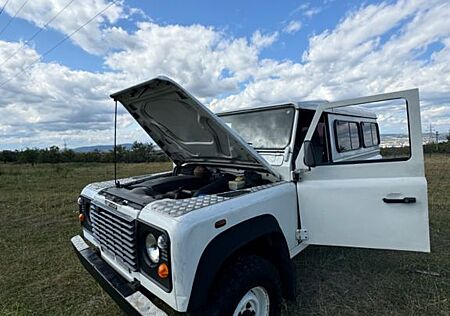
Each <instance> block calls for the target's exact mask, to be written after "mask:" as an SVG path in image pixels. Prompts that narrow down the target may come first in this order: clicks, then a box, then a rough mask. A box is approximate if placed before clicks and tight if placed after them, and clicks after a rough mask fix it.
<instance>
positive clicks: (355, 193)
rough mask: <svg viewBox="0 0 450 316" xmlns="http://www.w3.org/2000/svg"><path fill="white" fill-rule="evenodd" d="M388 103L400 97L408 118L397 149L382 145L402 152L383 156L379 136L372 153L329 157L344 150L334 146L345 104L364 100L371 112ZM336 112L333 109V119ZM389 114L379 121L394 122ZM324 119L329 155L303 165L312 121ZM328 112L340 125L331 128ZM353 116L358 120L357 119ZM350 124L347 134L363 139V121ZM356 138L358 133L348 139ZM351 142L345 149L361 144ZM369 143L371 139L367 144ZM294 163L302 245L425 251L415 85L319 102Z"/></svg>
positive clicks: (426, 228)
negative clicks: (321, 161)
mask: <svg viewBox="0 0 450 316" xmlns="http://www.w3.org/2000/svg"><path fill="white" fill-rule="evenodd" d="M393 100H394V101H399V100H400V101H402V102H404V106H405V115H404V118H405V119H406V120H407V122H406V121H405V122H404V123H405V124H406V131H405V132H408V134H409V143H408V142H407V143H406V144H402V145H401V146H400V145H398V144H397V145H396V143H391V145H388V144H385V146H387V147H389V146H391V147H392V148H391V149H392V150H391V151H394V152H395V151H397V152H398V151H403V152H407V155H404V156H402V157H388V156H387V154H385V153H386V152H389V150H390V148H387V147H386V148H384V147H382V146H381V145H383V143H381V144H379V141H378V144H379V145H380V146H381V147H382V148H381V153H380V154H379V155H378V156H377V157H374V158H371V159H369V160H367V159H350V160H344V161H342V160H339V159H334V158H335V157H334V156H335V155H334V154H335V153H337V152H338V151H341V152H345V151H346V150H347V148H345V146H341V145H339V146H337V144H336V143H337V142H338V137H339V135H338V133H339V132H340V131H339V130H338V129H339V128H341V125H342V123H341V122H344V123H345V120H346V119H345V115H343V114H342V113H345V111H346V110H347V109H349V108H350V107H351V106H356V107H360V106H362V105H370V106H372V108H374V109H381V108H382V107H381V105H382V104H383V102H385V103H386V102H388V103H389V102H390V101H393ZM373 105H375V106H373ZM394 109H395V108H394V107H392V109H388V110H389V111H388V112H389V113H390V114H389V115H391V116H392V115H394V114H392V113H393V111H394ZM336 113H340V114H339V115H340V116H339V115H338V114H336ZM348 113H352V112H351V111H349V112H348ZM389 115H387V116H380V115H378V121H379V122H381V121H383V122H394V118H393V117H389ZM324 116H326V117H328V118H329V119H328V133H329V136H330V137H329V139H330V145H329V150H330V152H331V154H332V159H331V161H328V162H326V163H324V164H318V165H316V166H313V167H312V168H308V166H306V164H305V160H304V157H305V155H306V157H307V156H308V155H311V153H312V151H309V150H308V149H307V148H306V147H310V146H309V145H307V146H305V143H308V141H310V140H311V139H312V137H313V135H314V132H315V130H316V127H317V124H320V121H322V120H323V117H324ZM333 116H334V117H341V118H340V120H341V121H339V122H338V123H339V124H341V125H337V126H336V125H335V126H334V129H333V124H332V122H331V120H330V118H331V117H333ZM350 116H351V115H350ZM350 116H348V117H350ZM347 120H350V119H349V118H348V119H347ZM353 120H354V121H355V122H356V123H359V122H358V119H354V118H353ZM360 120H363V119H360ZM400 121H401V120H400ZM349 126H350V125H349ZM355 126H356V127H358V126H359V127H358V128H355V133H354V134H353V135H357V134H356V131H358V133H359V137H360V138H363V137H366V136H365V135H364V133H365V130H363V127H364V123H362V122H361V123H359V125H356V124H355ZM364 128H365V127H364ZM348 130H350V127H349V128H348ZM344 132H346V130H344ZM372 132H374V130H372ZM349 133H351V131H350V132H349ZM368 133H369V135H374V134H370V133H371V130H370V129H369V131H368ZM380 135H381V137H383V130H381V131H379V132H378V138H380ZM355 137H358V136H353V138H355ZM374 137H375V136H374ZM350 138H351V137H350ZM353 143H354V144H353ZM353 143H349V144H350V145H348V147H349V148H350V149H349V150H351V148H352V146H361V147H359V148H362V146H364V144H363V142H362V141H361V144H359V143H358V142H356V141H354V142H353ZM309 144H312V142H311V143H309ZM373 144H376V143H375V142H373V143H371V144H370V145H373ZM364 147H366V146H364ZM378 149H379V147H378ZM313 160H314V159H313ZM308 165H311V164H310V163H308ZM296 166H297V171H298V172H299V173H300V181H299V182H298V183H297V190H298V196H299V210H300V218H301V228H302V229H303V232H304V234H303V236H307V237H305V238H304V242H306V243H308V244H314V245H333V246H349V247H364V248H379V249H396V250H411V251H422V252H429V251H430V241H429V224H428V200H427V183H426V179H425V175H424V162H423V150H422V131H421V121H420V107H419V94H418V90H417V89H414V90H407V91H401V92H394V93H387V94H381V95H376V96H370V97H364V98H358V99H352V100H346V101H339V102H332V103H328V104H324V105H321V106H320V107H319V108H318V110H317V112H316V113H315V115H314V118H313V120H312V123H311V125H310V127H309V129H308V132H307V135H306V137H305V142H304V144H303V146H302V149H301V151H300V155H299V156H298V158H297V161H296Z"/></svg>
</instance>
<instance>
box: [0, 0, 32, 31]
mask: <svg viewBox="0 0 450 316" xmlns="http://www.w3.org/2000/svg"><path fill="white" fill-rule="evenodd" d="M28 1H30V0H25V1H24V2H23V3H22V6H21V7H20V8H19V10H17V11H16V13H15V14H14V15H13V16H12V17H11V18H10V19H9V21H8V23H6V25H5V26H4V27H3V28H2V30H1V31H0V35H2V34H3V32H4V31H5V30H6V29H7V28H8V26H9V25H10V24H11V22H12V21H13V20H14V19H15V18H16V16H17V15H18V14H19V12H20V11H22V9H23V7H24V6H25V5H26V4H27V3H28Z"/></svg>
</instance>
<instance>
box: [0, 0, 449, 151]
mask: <svg viewBox="0 0 450 316" xmlns="http://www.w3.org/2000/svg"><path fill="white" fill-rule="evenodd" d="M0 8H3V10H2V11H1V14H0V96H1V97H0V150H2V149H22V148H27V147H47V146H52V145H57V146H59V147H63V146H64V144H66V146H67V147H69V148H71V147H78V146H85V145H94V144H111V143H112V142H113V118H114V117H113V112H114V103H113V101H112V100H111V99H110V98H109V95H110V94H111V93H113V92H116V91H118V90H122V89H124V88H127V87H129V86H131V85H134V84H137V83H139V82H142V81H146V80H149V79H151V78H153V77H155V76H158V75H166V76H168V77H170V78H172V79H174V80H175V81H177V82H178V83H180V84H181V85H182V86H183V87H185V88H186V89H187V90H188V91H190V92H191V93H192V94H193V95H195V96H196V97H197V98H198V99H199V100H201V101H202V102H203V103H204V104H205V105H207V106H208V107H209V108H210V109H211V110H213V111H216V112H217V111H223V110H230V109H235V108H242V107H252V106H257V105H262V104H274V103H277V102H286V101H289V100H295V101H301V100H317V99H325V100H329V101H333V100H341V99H345V98H351V97H358V96H364V95H370V94H377V93H383V92H391V91H396V90H403V89H409V88H419V90H420V98H421V114H422V124H423V129H424V130H428V129H429V124H430V123H431V124H432V126H433V129H434V130H437V131H439V132H441V133H445V132H447V131H448V130H449V129H450V2H449V1H448V0H408V1H383V2H380V1H340V0H323V1H319V0H317V1H313V0H310V1H287V0H286V1H256V0H255V1H253V0H248V1H242V0H241V1H235V0H231V1H221V2H213V1H206V0H205V1H204V0H196V1H181V0H177V1H153V0H148V1H138V0H117V1H115V2H111V1H108V0H83V1H74V0H32V1H30V0H0ZM89 21H90V22H89ZM88 22H89V23H88ZM58 43H59V44H58ZM57 44H58V45H57ZM55 45H57V46H56V47H55ZM118 125H119V139H118V141H119V143H124V142H132V141H133V140H139V141H148V137H147V136H146V135H145V133H144V132H143V131H142V130H141V129H140V128H139V127H138V126H137V124H136V123H134V122H133V119H132V118H131V116H130V115H128V114H127V113H126V112H125V111H124V110H123V109H120V111H119V118H118Z"/></svg>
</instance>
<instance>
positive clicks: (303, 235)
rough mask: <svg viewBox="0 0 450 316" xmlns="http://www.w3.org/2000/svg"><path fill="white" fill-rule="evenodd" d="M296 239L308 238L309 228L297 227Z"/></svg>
mask: <svg viewBox="0 0 450 316" xmlns="http://www.w3.org/2000/svg"><path fill="white" fill-rule="evenodd" d="M295 239H297V240H298V241H304V240H308V230H307V229H297V230H296V231H295Z"/></svg>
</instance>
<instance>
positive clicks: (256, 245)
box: [188, 214, 296, 311]
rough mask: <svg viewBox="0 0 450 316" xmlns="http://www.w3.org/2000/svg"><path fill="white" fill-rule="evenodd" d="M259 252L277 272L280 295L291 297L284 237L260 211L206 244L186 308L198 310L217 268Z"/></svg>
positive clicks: (292, 272) (290, 265)
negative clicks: (239, 257) (281, 292)
mask: <svg viewBox="0 0 450 316" xmlns="http://www.w3.org/2000/svg"><path fill="white" fill-rule="evenodd" d="M250 254H252V255H260V256H262V257H264V258H265V259H267V260H268V261H269V262H271V263H272V264H273V265H274V266H275V268H276V269H277V270H278V273H279V274H280V279H281V284H282V290H283V297H285V298H288V299H294V298H295V292H296V289H295V284H296V278H295V269H294V266H293V263H292V260H291V259H290V256H289V249H288V246H287V242H286V239H285V237H284V235H283V233H282V230H281V228H280V225H279V224H278V221H277V220H276V218H275V217H274V216H272V215H270V214H264V215H260V216H257V217H254V218H251V219H248V220H246V221H243V222H241V223H239V224H237V225H234V226H232V227H230V228H228V229H227V230H225V231H223V232H222V233H220V234H219V235H217V236H216V237H214V239H213V240H212V241H211V242H210V243H209V244H208V245H207V246H206V248H205V250H204V251H203V253H202V256H201V258H200V261H199V264H198V266H197V270H196V273H195V278H194V282H193V285H192V291H191V295H190V299H189V304H188V311H195V310H198V309H199V308H201V307H202V306H203V304H205V302H206V301H207V300H208V296H209V295H210V294H211V289H212V287H213V286H214V283H215V282H216V281H217V276H218V275H220V272H221V271H222V270H223V269H224V268H225V267H227V265H228V264H231V263H232V262H233V260H234V259H235V258H237V257H238V256H242V255H250Z"/></svg>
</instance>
